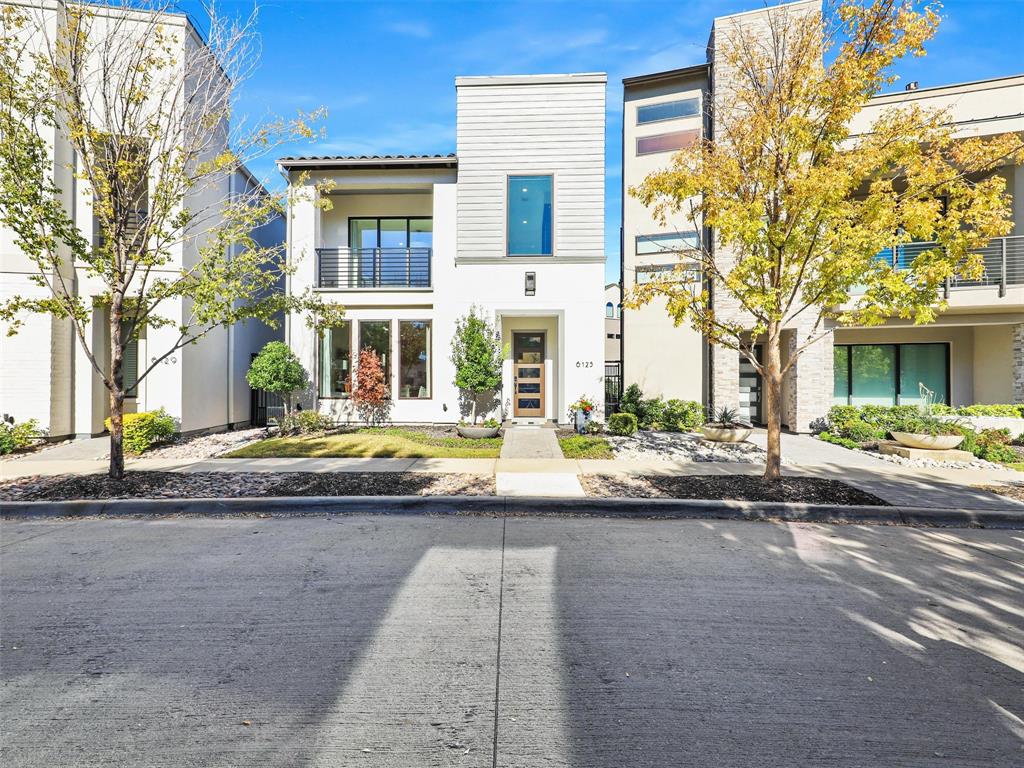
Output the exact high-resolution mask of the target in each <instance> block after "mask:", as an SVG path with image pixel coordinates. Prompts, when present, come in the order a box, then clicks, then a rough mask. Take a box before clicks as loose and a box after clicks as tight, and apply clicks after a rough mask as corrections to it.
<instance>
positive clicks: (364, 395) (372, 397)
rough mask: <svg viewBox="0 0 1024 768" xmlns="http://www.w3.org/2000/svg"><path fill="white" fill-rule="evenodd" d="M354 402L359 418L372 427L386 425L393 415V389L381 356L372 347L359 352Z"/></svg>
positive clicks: (353, 394)
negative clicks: (388, 380)
mask: <svg viewBox="0 0 1024 768" xmlns="http://www.w3.org/2000/svg"><path fill="white" fill-rule="evenodd" d="M352 402H353V403H354V404H355V408H356V412H357V413H358V414H359V418H361V419H362V420H363V421H365V422H366V423H367V425H369V426H371V427H374V426H378V425H380V424H384V423H385V422H387V420H388V418H389V417H390V415H391V389H390V387H388V382H387V378H386V377H385V375H384V366H383V365H381V362H380V356H379V355H378V354H377V353H376V352H375V351H374V350H373V349H371V348H370V347H364V348H363V349H362V350H361V351H360V352H359V366H358V367H357V368H356V385H355V388H354V389H353V390H352Z"/></svg>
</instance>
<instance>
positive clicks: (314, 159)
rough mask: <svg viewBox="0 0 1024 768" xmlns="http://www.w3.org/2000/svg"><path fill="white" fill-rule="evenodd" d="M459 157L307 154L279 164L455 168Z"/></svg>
mask: <svg viewBox="0 0 1024 768" xmlns="http://www.w3.org/2000/svg"><path fill="white" fill-rule="evenodd" d="M458 163H459V161H458V158H457V157H456V156H455V153H454V152H452V153H450V154H447V155H307V156H303V157H282V158H280V159H278V161H277V164H278V165H279V166H280V167H281V168H284V169H289V168H303V169H305V170H308V171H318V170H327V169H330V168H376V169H385V168H455V167H457V166H458Z"/></svg>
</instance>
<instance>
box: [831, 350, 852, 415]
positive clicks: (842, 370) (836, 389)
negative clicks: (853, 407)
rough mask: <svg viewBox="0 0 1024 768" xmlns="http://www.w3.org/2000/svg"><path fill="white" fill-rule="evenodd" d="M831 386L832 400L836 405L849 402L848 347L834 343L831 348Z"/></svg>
mask: <svg viewBox="0 0 1024 768" xmlns="http://www.w3.org/2000/svg"><path fill="white" fill-rule="evenodd" d="M832 366H833V371H834V374H833V387H832V401H833V402H834V403H835V404H836V405H849V403H850V348H849V347H845V346H840V345H838V344H837V345H836V346H834V347H833V348H832Z"/></svg>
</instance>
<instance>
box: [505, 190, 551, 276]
mask: <svg viewBox="0 0 1024 768" xmlns="http://www.w3.org/2000/svg"><path fill="white" fill-rule="evenodd" d="M556 176H557V174H555V173H554V172H553V171H537V172H535V173H530V172H528V171H518V172H516V173H506V174H505V258H508V259H553V258H555V256H556V255H557V252H558V243H557V237H556V233H555V220H556V218H555V217H556V207H555V199H556V196H557V194H556V191H557V189H558V186H557V184H556V181H555V180H556ZM540 177H544V178H548V179H550V180H551V253H511V252H510V251H509V246H510V244H511V242H510V241H511V238H510V237H509V224H510V220H509V213H510V212H511V205H510V199H511V195H510V194H509V192H510V190H511V187H512V179H522V178H540Z"/></svg>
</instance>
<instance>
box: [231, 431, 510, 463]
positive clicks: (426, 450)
mask: <svg viewBox="0 0 1024 768" xmlns="http://www.w3.org/2000/svg"><path fill="white" fill-rule="evenodd" d="M500 451H501V438H500V437H489V438H483V439H479V440H474V439H470V438H466V437H435V436H433V435H428V434H426V433H423V432H417V431H415V430H411V429H402V428H400V427H379V428H366V429H359V430H356V431H355V432H344V433H341V434H336V435H296V436H294V437H272V438H269V439H268V440H261V441H260V442H258V443H253V444H252V445H247V446H245V447H244V448H239V449H238V450H237V451H232V452H231V453H229V454H226V457H227V458H231V459H292V458H303V459H308V458H324V459H326V458H362V459H370V458H395V459H493V458H496V457H497V456H498V454H499V452H500Z"/></svg>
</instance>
